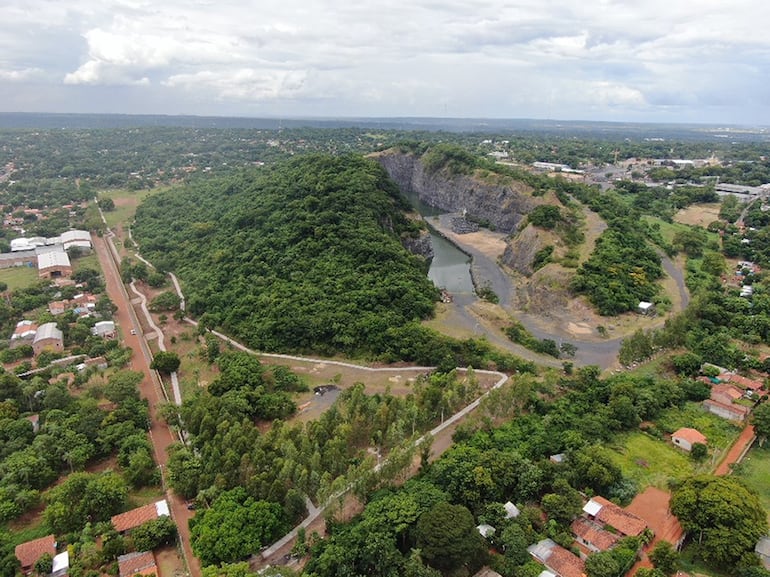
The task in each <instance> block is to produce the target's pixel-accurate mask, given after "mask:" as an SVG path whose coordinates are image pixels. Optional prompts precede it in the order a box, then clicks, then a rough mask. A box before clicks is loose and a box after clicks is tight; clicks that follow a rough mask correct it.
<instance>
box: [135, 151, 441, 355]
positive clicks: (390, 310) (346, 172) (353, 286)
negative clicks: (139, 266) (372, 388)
mask: <svg viewBox="0 0 770 577" xmlns="http://www.w3.org/2000/svg"><path fill="white" fill-rule="evenodd" d="M407 209H408V206H407V204H406V202H405V200H404V199H403V197H402V196H401V194H400V193H399V191H398V189H397V187H396V186H395V185H394V184H393V182H392V181H390V179H388V177H387V175H386V173H385V171H384V170H382V168H381V167H380V166H378V165H377V163H375V162H374V161H371V160H368V159H363V158H359V157H353V156H346V157H329V156H322V155H314V156H309V157H303V158H297V159H294V160H292V161H289V162H287V163H283V164H279V165H276V166H273V167H270V168H263V169H259V170H256V171H250V172H246V173H243V174H242V175H241V176H240V177H239V178H231V179H219V180H215V181H209V182H205V183H199V184H197V185H194V186H191V187H189V188H186V189H184V190H172V191H169V192H165V193H161V194H158V195H155V196H152V197H151V198H149V199H148V200H147V201H146V202H145V203H144V204H142V206H140V208H139V210H138V211H137V216H136V225H135V228H134V236H135V238H136V239H137V241H138V242H139V244H140V246H141V249H142V252H143V254H145V256H147V257H148V258H149V259H150V260H152V261H153V262H154V263H155V264H156V265H157V266H158V267H160V268H162V269H166V270H173V271H175V272H176V273H177V274H178V275H179V277H180V278H181V280H182V282H183V284H184V290H185V292H186V296H187V298H188V309H189V311H190V312H191V313H192V314H194V315H196V316H198V317H199V318H200V319H201V321H202V322H203V323H204V324H205V325H207V326H218V327H221V328H223V329H224V330H226V331H228V332H230V333H231V334H233V335H234V336H236V337H237V338H239V339H241V340H243V341H244V342H245V343H247V344H249V345H250V346H251V347H253V348H256V349H260V350H265V351H277V350H281V351H307V352H310V351H313V352H318V353H322V354H333V353H337V352H343V353H347V354H353V355H357V354H370V353H374V354H377V353H378V352H380V351H381V350H383V349H384V348H385V346H386V345H385V343H384V340H385V339H386V338H387V336H386V335H387V332H388V331H389V330H393V329H396V328H398V327H403V326H405V325H407V324H409V323H410V322H412V321H415V320H420V319H423V318H426V317H429V316H430V315H432V313H433V310H434V304H435V301H436V300H437V296H438V295H437V290H436V288H435V287H434V286H433V285H432V283H431V282H430V280H429V279H428V278H427V276H426V274H425V272H426V261H425V259H423V258H421V257H419V256H415V255H413V254H411V253H410V252H408V251H407V250H406V249H405V248H404V244H405V243H407V241H408V240H410V239H414V238H417V237H419V235H420V234H421V232H422V231H421V230H420V227H421V226H422V224H421V223H419V222H415V221H412V220H409V219H408V218H407V217H406V211H407Z"/></svg>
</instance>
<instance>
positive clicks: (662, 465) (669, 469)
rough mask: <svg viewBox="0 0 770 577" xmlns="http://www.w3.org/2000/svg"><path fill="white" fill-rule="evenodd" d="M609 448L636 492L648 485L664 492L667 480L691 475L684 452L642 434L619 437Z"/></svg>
mask: <svg viewBox="0 0 770 577" xmlns="http://www.w3.org/2000/svg"><path fill="white" fill-rule="evenodd" d="M612 449H613V459H614V461H615V464H616V465H618V466H619V467H620V468H621V470H622V471H623V476H624V477H628V478H630V479H633V480H634V481H636V482H637V483H638V485H639V487H640V489H643V488H645V487H648V486H650V485H652V486H654V487H658V488H659V489H666V490H667V489H668V486H667V483H668V481H669V480H670V479H684V478H685V477H689V476H690V475H691V474H692V472H693V468H694V467H693V465H694V462H693V461H692V459H690V457H689V456H688V455H687V454H686V453H685V452H684V451H682V450H680V449H677V448H676V447H673V446H672V445H671V444H669V443H666V442H665V441H663V440H660V439H654V438H653V437H651V436H649V435H647V434H646V433H642V432H635V433H627V434H623V435H620V436H619V437H618V438H617V440H616V442H615V443H614V444H613V446H612Z"/></svg>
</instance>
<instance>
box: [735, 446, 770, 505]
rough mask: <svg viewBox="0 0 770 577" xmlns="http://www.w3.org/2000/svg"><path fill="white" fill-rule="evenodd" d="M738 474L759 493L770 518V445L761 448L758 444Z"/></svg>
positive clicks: (744, 460)
mask: <svg viewBox="0 0 770 577" xmlns="http://www.w3.org/2000/svg"><path fill="white" fill-rule="evenodd" d="M736 474H737V475H738V476H739V477H740V478H741V480H742V481H744V482H745V483H746V484H747V485H748V486H749V487H751V488H752V489H754V490H755V491H756V492H757V493H759V499H760V501H761V502H762V506H763V507H764V508H765V511H766V512H767V513H768V517H770V443H765V446H764V447H762V448H760V447H759V446H758V445H757V444H756V443H755V444H754V446H753V447H752V448H751V450H750V451H749V452H748V454H747V455H746V458H745V459H743V461H742V462H741V464H740V465H739V466H738V468H737V471H736Z"/></svg>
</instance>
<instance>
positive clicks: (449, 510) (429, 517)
mask: <svg viewBox="0 0 770 577" xmlns="http://www.w3.org/2000/svg"><path fill="white" fill-rule="evenodd" d="M416 536H417V546H418V548H419V549H420V551H421V552H422V558H423V559H424V560H425V562H426V563H427V564H428V565H430V566H431V567H434V568H436V569H439V570H440V571H453V570H456V569H458V568H460V567H462V566H465V567H467V568H468V570H469V571H470V572H471V573H472V572H474V571H475V570H476V569H477V568H478V567H479V566H480V565H481V564H482V563H483V558H484V552H485V548H484V542H483V539H482V538H481V535H479V533H478V531H477V530H476V524H475V523H474V521H473V515H471V512H470V511H469V510H468V509H467V508H465V507H463V506H462V505H451V504H449V503H446V502H442V503H437V504H436V505H434V506H433V507H432V508H431V509H430V510H429V511H426V512H425V513H423V514H422V515H421V516H420V518H419V520H418V521H417V530H416Z"/></svg>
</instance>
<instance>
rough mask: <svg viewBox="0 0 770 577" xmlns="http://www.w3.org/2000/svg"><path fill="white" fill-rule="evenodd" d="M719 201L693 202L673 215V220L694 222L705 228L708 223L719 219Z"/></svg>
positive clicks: (684, 222) (683, 222) (686, 222)
mask: <svg viewBox="0 0 770 577" xmlns="http://www.w3.org/2000/svg"><path fill="white" fill-rule="evenodd" d="M720 206H721V205H720V203H718V202H713V203H708V204H693V205H692V206H688V207H687V208H683V209H682V210H680V211H679V212H677V213H676V214H675V215H674V221H675V222H681V223H682V224H694V225H698V226H702V227H703V228H706V227H707V226H708V225H709V223H711V222H714V221H715V220H719V208H720Z"/></svg>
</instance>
